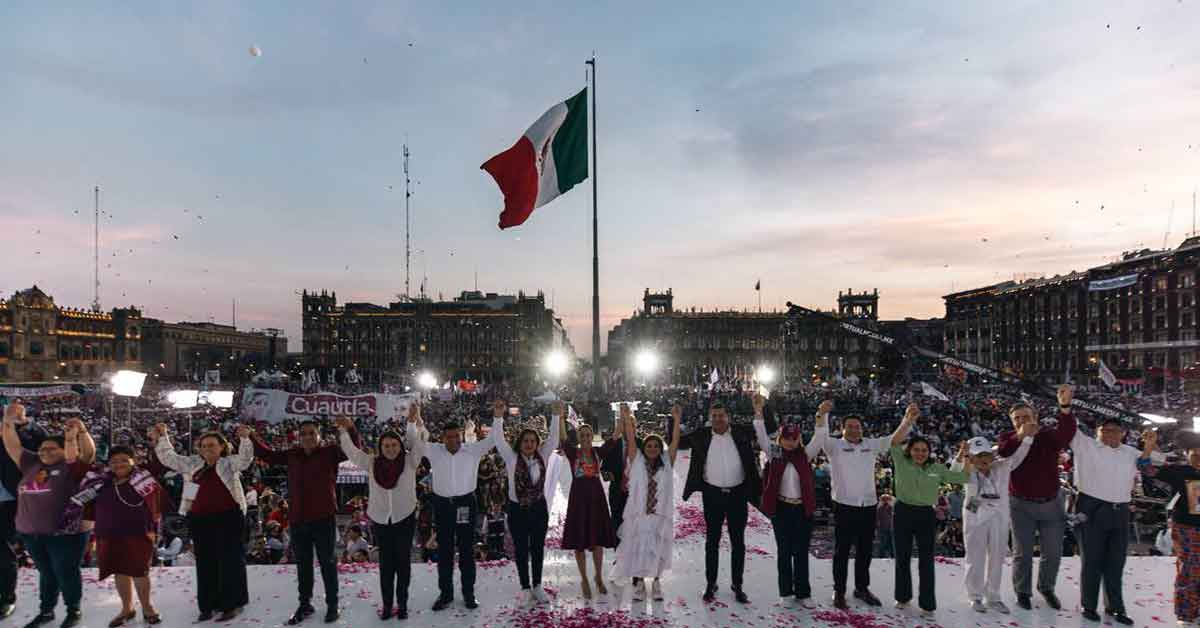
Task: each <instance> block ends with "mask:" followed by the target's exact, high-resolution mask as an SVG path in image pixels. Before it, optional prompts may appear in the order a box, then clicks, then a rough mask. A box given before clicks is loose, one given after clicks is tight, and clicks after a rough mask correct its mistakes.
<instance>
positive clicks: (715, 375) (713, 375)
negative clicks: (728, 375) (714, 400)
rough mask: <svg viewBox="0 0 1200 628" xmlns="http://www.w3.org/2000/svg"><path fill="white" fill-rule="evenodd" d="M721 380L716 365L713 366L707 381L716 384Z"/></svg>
mask: <svg viewBox="0 0 1200 628" xmlns="http://www.w3.org/2000/svg"><path fill="white" fill-rule="evenodd" d="M719 381H721V374H720V373H718V372H717V367H715V366H714V367H713V370H712V373H711V374H710V375H709V376H708V383H710V384H713V385H716V383H717V382H719Z"/></svg>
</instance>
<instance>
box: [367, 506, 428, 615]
mask: <svg viewBox="0 0 1200 628" xmlns="http://www.w3.org/2000/svg"><path fill="white" fill-rule="evenodd" d="M416 529H417V514H416V513H415V512H414V513H413V514H411V515H409V516H407V517H405V518H404V519H402V520H400V521H397V522H395V523H387V524H384V523H372V524H371V530H372V531H373V534H374V536H375V547H377V548H379V593H380V596H381V597H382V598H383V605H384V606H386V607H389V608H390V607H391V606H392V600H393V599H394V600H396V607H397V608H408V583H409V580H410V579H411V578H412V546H413V532H414V531H415V530H416Z"/></svg>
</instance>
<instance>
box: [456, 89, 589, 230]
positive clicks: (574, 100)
mask: <svg viewBox="0 0 1200 628" xmlns="http://www.w3.org/2000/svg"><path fill="white" fill-rule="evenodd" d="M587 125H588V120H587V88H586V87H585V88H584V89H583V91H581V92H579V93H578V94H575V95H574V96H572V97H570V98H568V99H567V100H566V101H565V102H560V103H558V104H557V105H554V106H553V107H551V108H550V110H549V111H547V112H546V113H543V114H542V117H540V118H538V119H537V122H534V123H533V126H530V127H529V129H528V130H526V131H525V134H524V135H522V136H521V138H520V139H518V140H517V143H516V144H513V146H512V148H510V149H508V150H506V151H504V152H503V153H500V154H499V155H496V156H495V157H492V158H491V159H489V160H487V162H485V163H484V164H483V165H482V166H480V168H481V169H483V170H486V171H487V173H488V174H490V175H492V178H493V179H495V180H496V185H499V186H500V191H501V192H502V193H503V194H504V211H503V212H501V213H500V228H501V229H507V228H509V227H515V226H517V225H519V224H521V223H523V222H525V221H526V220H527V219H528V218H529V215H530V214H532V213H533V210H534V209H536V208H538V207H541V206H542V205H545V204H546V203H549V202H550V201H552V200H554V199H556V198H558V197H559V196H560V195H562V194H564V193H565V192H566V191H567V190H569V189H571V188H573V187H575V184H576V183H580V182H582V181H583V180H584V179H587V177H588V157H587V148H588V146H587Z"/></svg>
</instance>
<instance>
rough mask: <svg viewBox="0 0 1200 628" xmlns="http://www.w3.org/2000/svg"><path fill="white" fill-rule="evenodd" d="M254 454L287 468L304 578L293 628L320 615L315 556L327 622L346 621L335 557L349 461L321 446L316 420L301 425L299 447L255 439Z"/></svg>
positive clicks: (296, 549)
mask: <svg viewBox="0 0 1200 628" xmlns="http://www.w3.org/2000/svg"><path fill="white" fill-rule="evenodd" d="M353 428H354V426H353V424H351V425H350V427H349V429H348V431H349V433H350V438H351V440H353V441H354V444H355V446H360V445H359V441H358V433H357V432H356V431H355V430H354V429H353ZM251 440H252V441H253V442H254V455H255V456H257V457H258V459H259V460H262V461H263V462H265V463H267V464H269V465H287V475H288V501H290V502H291V508H290V511H289V513H288V514H289V516H288V519H289V520H290V522H291V525H290V526H289V529H290V531H291V536H292V552H293V553H294V555H295V557H296V572H297V575H298V576H299V580H300V582H299V592H300V607H299V608H297V609H296V612H295V613H294V614H292V617H291V618H290V619H288V621H287V624H288V625H289V626H294V625H296V624H299V623H300V622H302V621H304V620H305V619H308V617H309V616H311V615H312V614H313V613H314V612H315V611H314V609H313V606H312V592H313V566H312V564H313V551H314V550H316V555H317V562H318V563H320V565H321V580H323V581H324V583H325V603H326V605H327V607H326V612H325V623H327V624H328V623H333V622H335V621H337V620H338V618H339V617H340V616H341V614H340V612H339V611H338V581H337V556H336V555H335V553H334V544H335V535H336V532H337V523H336V522H335V520H334V515H336V514H337V471H338V465H339V464H340V463H341V462H342V461H343V460H345V459H346V455H345V454H343V453H342V449H341V447H339V446H338V445H324V446H322V445H321V428H320V427H319V426H318V425H317V423H316V422H315V421H305V422H303V423H301V424H300V446H299V447H292V448H291V449H287V450H284V451H275V450H274V449H272V448H271V446H270V445H267V443H266V442H264V441H263V440H262V438H260V437H259V436H258V434H254V435H253V436H252V438H251Z"/></svg>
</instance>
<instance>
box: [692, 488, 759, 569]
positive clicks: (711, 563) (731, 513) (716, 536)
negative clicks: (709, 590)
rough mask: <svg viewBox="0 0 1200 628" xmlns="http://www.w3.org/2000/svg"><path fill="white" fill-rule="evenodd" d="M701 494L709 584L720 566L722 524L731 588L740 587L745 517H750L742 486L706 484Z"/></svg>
mask: <svg viewBox="0 0 1200 628" xmlns="http://www.w3.org/2000/svg"><path fill="white" fill-rule="evenodd" d="M702 495H703V497H704V577H705V579H706V580H707V581H708V584H709V586H716V584H717V568H718V566H719V565H720V560H719V558H718V552H720V551H721V526H722V525H728V527H729V545H730V548H731V549H732V550H733V551H732V552H731V553H732V556H730V560H729V562H730V570H731V571H732V575H733V588H735V589H741V588H742V575H743V574H744V573H745V570H746V520H747V519H748V518H749V516H750V510H749V507H748V506H749V502H747V501H746V500H747V499H748V498H747V496H746V492H745V489H743V488H742V487H740V486H739V487H736V488H732V489H720V488H717V487H715V486H707V485H706V486H705V487H704V491H703V493H702Z"/></svg>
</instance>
